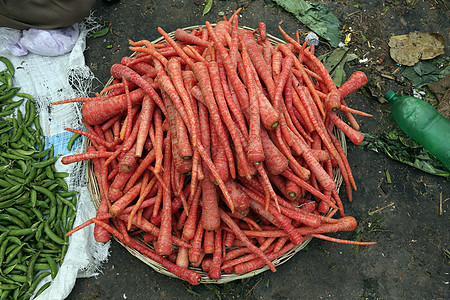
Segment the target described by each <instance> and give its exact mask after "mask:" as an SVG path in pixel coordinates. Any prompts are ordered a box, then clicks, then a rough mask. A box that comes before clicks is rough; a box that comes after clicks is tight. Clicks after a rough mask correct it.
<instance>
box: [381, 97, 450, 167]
mask: <svg viewBox="0 0 450 300" xmlns="http://www.w3.org/2000/svg"><path fill="white" fill-rule="evenodd" d="M384 98H385V99H386V100H387V101H388V102H390V103H391V104H392V115H393V116H394V120H395V122H397V124H398V126H399V127H400V128H401V129H402V130H403V131H404V132H405V133H406V134H407V135H408V136H410V137H411V138H412V139H414V140H415V141H416V142H417V143H419V144H421V145H422V146H423V147H424V148H425V149H427V150H428V151H430V153H432V154H433V155H434V156H435V157H436V158H437V159H439V160H440V161H441V162H442V163H443V165H444V166H445V167H446V168H447V169H448V170H450V121H449V120H447V119H446V118H445V117H444V116H443V115H441V114H440V113H439V112H438V111H437V110H436V109H435V108H434V107H433V106H431V105H430V104H428V103H427V102H425V101H423V100H421V99H418V98H415V97H412V96H398V95H397V94H395V93H394V92H393V91H391V90H389V91H387V93H386V94H385V95H384Z"/></svg>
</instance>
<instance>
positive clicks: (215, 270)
mask: <svg viewBox="0 0 450 300" xmlns="http://www.w3.org/2000/svg"><path fill="white" fill-rule="evenodd" d="M221 264H222V229H220V228H219V229H217V230H215V231H214V252H213V260H212V263H211V267H210V269H209V272H208V276H209V277H210V278H214V279H220V277H221V276H220V275H221V269H220V266H221Z"/></svg>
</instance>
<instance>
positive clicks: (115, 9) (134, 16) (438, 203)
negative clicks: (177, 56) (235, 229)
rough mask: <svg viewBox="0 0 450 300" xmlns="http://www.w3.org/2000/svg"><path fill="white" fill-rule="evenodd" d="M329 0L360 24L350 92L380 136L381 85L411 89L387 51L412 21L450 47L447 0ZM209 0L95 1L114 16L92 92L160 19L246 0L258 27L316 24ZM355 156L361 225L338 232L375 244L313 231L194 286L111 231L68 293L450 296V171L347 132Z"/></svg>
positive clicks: (291, 28)
mask: <svg viewBox="0 0 450 300" xmlns="http://www.w3.org/2000/svg"><path fill="white" fill-rule="evenodd" d="M321 2H323V3H324V4H325V5H326V6H327V7H328V8H329V9H330V10H331V12H332V13H333V14H335V15H336V16H337V18H338V19H339V21H340V22H341V28H342V29H343V31H344V33H350V32H351V33H352V39H351V42H350V44H349V48H350V51H351V52H352V53H355V54H356V55H357V56H358V59H361V60H363V59H367V61H365V62H364V63H360V64H356V65H353V67H352V70H350V71H354V70H357V69H361V70H364V71H365V72H366V74H367V75H368V76H369V78H370V83H369V86H370V89H369V88H367V89H365V90H364V91H362V92H357V93H355V94H352V95H351V96H350V97H349V100H348V101H349V102H350V103H351V104H350V105H351V106H352V107H354V108H356V109H360V110H363V111H366V112H369V113H371V114H373V118H358V121H359V122H360V125H361V131H362V132H366V133H371V134H374V135H377V134H379V133H381V132H385V131H390V130H392V129H395V128H396V125H395V124H394V122H393V119H392V115H391V113H390V106H389V105H388V104H383V103H380V102H379V101H378V100H377V98H376V96H380V95H382V94H383V93H384V92H385V91H387V90H388V89H392V90H394V91H405V92H407V93H411V90H412V87H411V85H410V84H409V83H408V81H406V80H405V79H404V78H402V76H401V75H400V76H399V75H398V73H395V70H396V69H397V68H398V67H399V66H398V65H397V64H396V63H395V62H394V61H393V60H392V59H391V58H390V56H389V48H388V44H387V42H388V39H389V37H391V36H393V35H399V34H407V33H409V32H412V31H420V32H436V33H439V34H441V35H443V36H444V37H445V40H446V45H447V46H446V49H445V50H446V55H448V54H449V47H448V44H449V42H450V41H449V35H448V33H449V32H450V22H449V19H450V11H449V4H448V1H445V0H375V1H347V0H337V1H328V0H326V1H321ZM203 4H204V1H200V0H192V1H183V0H177V1H175V0H168V1H167V0H166V1H156V0H127V1H125V0H122V1H119V2H113V3H106V2H105V1H101V0H98V1H97V3H96V5H95V11H94V16H96V17H98V18H99V21H101V22H107V23H109V22H111V24H112V26H111V29H112V30H111V32H109V33H108V34H107V35H106V36H104V37H100V38H96V39H93V38H90V39H88V41H87V47H88V48H87V50H86V52H85V56H86V61H87V64H88V66H89V67H90V68H91V69H92V71H93V72H94V73H95V75H96V76H97V78H98V79H99V82H98V83H97V85H98V86H97V87H95V90H94V91H97V92H98V91H100V89H101V87H102V86H103V85H104V84H105V83H106V81H107V80H108V78H109V76H110V75H109V67H110V66H111V65H112V64H113V63H117V62H120V59H121V58H122V57H123V56H125V55H129V54H130V51H129V50H128V48H127V47H128V39H132V40H139V39H148V40H153V39H155V38H158V37H159V34H158V32H157V30H156V28H157V27H158V26H160V27H162V28H163V29H165V30H166V31H168V32H169V31H173V30H175V29H177V28H179V27H186V26H192V25H198V24H204V23H205V21H210V22H215V21H217V20H219V19H220V18H221V17H220V15H221V14H222V13H225V15H227V16H229V15H231V13H232V12H233V11H235V10H236V9H237V8H239V7H243V8H244V9H243V11H242V13H241V18H240V25H245V26H249V27H257V24H258V22H260V21H263V22H265V23H266V25H267V31H268V33H270V34H272V35H274V36H277V37H281V34H280V33H279V31H278V29H277V26H278V24H280V23H282V26H283V28H284V29H285V30H286V31H287V32H288V33H289V34H291V35H292V34H294V33H295V30H297V29H299V30H300V33H301V36H304V35H306V33H307V32H308V31H309V30H308V29H307V28H305V26H303V25H301V24H299V23H298V22H297V21H296V19H295V18H294V17H293V16H292V15H290V14H289V13H286V12H285V11H284V10H283V9H282V8H280V7H278V6H277V5H275V4H274V2H272V1H269V0H264V1H240V0H234V1H217V0H216V1H213V6H212V9H211V11H210V12H209V13H208V14H206V15H205V16H202V11H203V8H204V6H203ZM329 50H330V47H329V46H328V45H327V44H326V43H321V44H320V45H319V47H318V49H317V51H318V52H319V53H320V52H327V51H329ZM348 74H350V73H348ZM386 75H387V76H386ZM348 157H349V162H350V166H351V168H352V170H353V174H354V177H355V179H356V183H357V185H358V190H357V191H354V194H353V199H354V200H353V202H352V203H348V201H347V198H346V195H345V192H343V191H342V189H341V193H340V195H341V198H342V199H343V200H344V202H345V203H344V206H345V210H346V213H347V214H348V215H351V216H354V217H355V218H356V219H357V220H358V222H359V226H358V229H357V230H356V231H355V232H350V233H338V234H335V235H333V236H335V237H338V238H343V239H360V240H363V241H375V242H377V244H376V245H374V246H369V247H362V246H361V247H354V246H350V245H342V244H335V243H330V242H326V241H321V240H317V239H313V240H312V241H311V242H310V244H309V245H308V246H307V248H306V249H305V250H303V251H301V252H299V253H297V254H296V255H295V256H294V257H293V258H291V259H290V260H289V261H287V262H286V263H284V264H283V265H281V266H280V267H278V271H277V272H276V273H272V272H270V271H267V272H264V273H262V274H260V275H257V276H254V277H252V278H249V279H243V280H237V281H234V282H231V283H228V284H224V285H199V286H195V287H194V286H190V285H189V284H187V283H185V282H183V281H181V280H178V279H173V278H169V277H167V276H165V275H161V274H159V273H157V272H155V271H154V270H152V269H151V268H150V267H149V266H147V265H146V264H144V263H142V262H141V261H140V260H138V259H137V258H135V257H133V256H132V255H131V254H129V253H128V252H127V250H125V249H124V248H123V247H122V246H120V245H119V244H118V243H117V242H113V243H112V244H111V249H110V257H109V260H108V262H107V263H105V264H104V265H103V269H102V274H100V275H99V276H98V277H96V278H80V279H78V280H77V282H76V285H75V287H74V289H73V291H72V293H71V294H70V296H69V297H68V299H70V300H75V299H160V298H162V299H215V298H218V299H235V298H237V299H448V298H449V296H450V293H449V291H450V289H449V282H450V276H449V272H450V268H449V266H450V252H449V249H450V248H449V237H450V236H449V228H450V222H449V215H448V214H449V211H448V208H449V203H450V201H447V200H448V199H449V197H450V184H449V180H448V179H444V178H442V177H438V176H433V175H429V174H427V173H424V172H422V171H419V170H417V169H414V168H412V167H409V166H406V165H404V164H402V163H399V162H397V161H394V160H391V159H390V158H388V157H387V156H385V155H383V154H380V153H375V152H373V151H369V150H365V149H362V148H361V147H357V146H354V145H351V143H350V144H349V145H348ZM387 171H388V173H389V174H390V182H389V180H388V179H387V175H386V174H387ZM440 207H441V209H440ZM374 211H375V212H374Z"/></svg>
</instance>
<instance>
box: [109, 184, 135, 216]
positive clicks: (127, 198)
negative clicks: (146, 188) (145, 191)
mask: <svg viewBox="0 0 450 300" xmlns="http://www.w3.org/2000/svg"><path fill="white" fill-rule="evenodd" d="M140 191H141V183H138V184H136V185H135V186H134V187H133V188H132V189H130V190H129V191H128V192H127V193H126V194H125V195H123V196H122V197H121V198H120V199H118V200H117V201H116V202H114V204H113V205H111V208H110V209H109V212H110V214H112V215H113V216H118V215H119V214H120V213H121V212H122V210H124V209H125V207H127V206H128V204H130V203H131V202H132V201H133V200H134V199H136V197H137V196H138V195H139V193H140Z"/></svg>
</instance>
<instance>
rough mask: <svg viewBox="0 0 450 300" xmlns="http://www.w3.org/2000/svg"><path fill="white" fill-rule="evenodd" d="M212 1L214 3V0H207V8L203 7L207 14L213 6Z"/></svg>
mask: <svg viewBox="0 0 450 300" xmlns="http://www.w3.org/2000/svg"><path fill="white" fill-rule="evenodd" d="M212 3H213V0H208V1H206V4H205V8H204V9H203V15H206V14H207V13H209V11H210V10H211V7H212Z"/></svg>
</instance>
